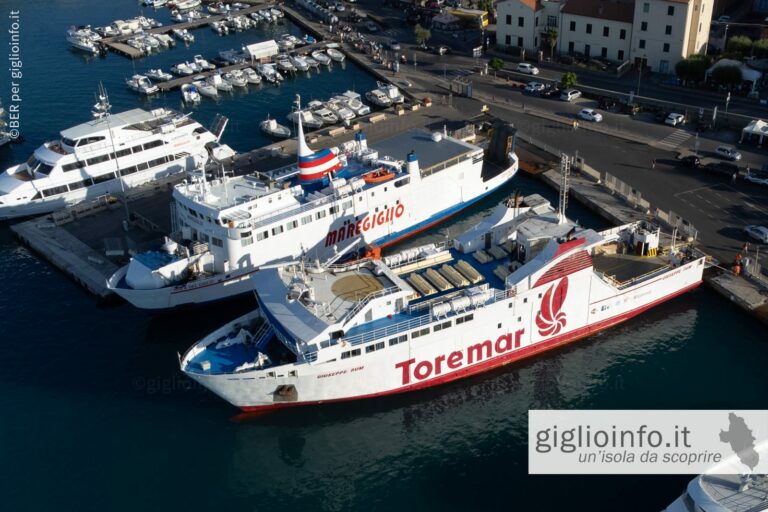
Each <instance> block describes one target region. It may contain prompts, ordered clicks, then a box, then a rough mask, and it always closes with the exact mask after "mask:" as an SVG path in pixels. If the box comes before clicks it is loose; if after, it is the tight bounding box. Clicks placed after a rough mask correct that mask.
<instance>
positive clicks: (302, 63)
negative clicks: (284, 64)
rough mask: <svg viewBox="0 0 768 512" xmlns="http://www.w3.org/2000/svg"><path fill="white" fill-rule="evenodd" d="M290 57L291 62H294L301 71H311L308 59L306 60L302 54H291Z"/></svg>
mask: <svg viewBox="0 0 768 512" xmlns="http://www.w3.org/2000/svg"><path fill="white" fill-rule="evenodd" d="M289 58H290V60H291V64H293V65H294V67H295V68H296V69H298V70H299V71H309V64H307V61H306V60H304V57H302V56H300V55H291V56H290V57H289Z"/></svg>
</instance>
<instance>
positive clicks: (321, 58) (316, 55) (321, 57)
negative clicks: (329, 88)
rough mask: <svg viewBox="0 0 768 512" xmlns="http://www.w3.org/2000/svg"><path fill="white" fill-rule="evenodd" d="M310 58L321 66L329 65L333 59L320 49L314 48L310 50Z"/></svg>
mask: <svg viewBox="0 0 768 512" xmlns="http://www.w3.org/2000/svg"><path fill="white" fill-rule="evenodd" d="M312 58H313V59H315V60H316V61H317V62H319V63H320V64H322V65H323V66H330V65H331V62H333V60H332V59H331V58H330V57H329V56H328V55H327V54H325V53H324V52H323V51H322V50H315V51H313V52H312Z"/></svg>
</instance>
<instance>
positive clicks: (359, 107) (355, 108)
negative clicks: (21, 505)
mask: <svg viewBox="0 0 768 512" xmlns="http://www.w3.org/2000/svg"><path fill="white" fill-rule="evenodd" d="M335 99H337V100H339V101H341V102H342V103H343V104H344V105H345V106H346V107H347V108H348V109H349V110H351V111H352V112H354V113H355V114H357V115H358V116H365V115H368V114H370V113H371V107H369V106H368V105H366V104H365V103H363V101H362V98H361V97H360V94H358V93H356V92H355V91H347V92H345V93H344V94H341V95H339V96H336V97H335Z"/></svg>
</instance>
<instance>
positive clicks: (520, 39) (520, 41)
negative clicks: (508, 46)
mask: <svg viewBox="0 0 768 512" xmlns="http://www.w3.org/2000/svg"><path fill="white" fill-rule="evenodd" d="M517 46H519V47H520V48H522V47H523V38H522V37H518V38H517Z"/></svg>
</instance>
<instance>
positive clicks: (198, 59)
mask: <svg viewBox="0 0 768 512" xmlns="http://www.w3.org/2000/svg"><path fill="white" fill-rule="evenodd" d="M192 61H193V62H194V63H195V64H197V65H198V66H199V67H200V69H202V70H203V71H206V70H212V69H216V65H215V64H211V63H210V62H208V61H207V60H205V59H204V58H203V56H202V55H195V56H194V57H192Z"/></svg>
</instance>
